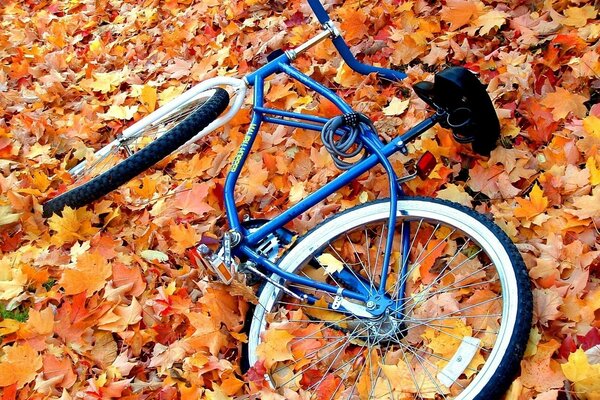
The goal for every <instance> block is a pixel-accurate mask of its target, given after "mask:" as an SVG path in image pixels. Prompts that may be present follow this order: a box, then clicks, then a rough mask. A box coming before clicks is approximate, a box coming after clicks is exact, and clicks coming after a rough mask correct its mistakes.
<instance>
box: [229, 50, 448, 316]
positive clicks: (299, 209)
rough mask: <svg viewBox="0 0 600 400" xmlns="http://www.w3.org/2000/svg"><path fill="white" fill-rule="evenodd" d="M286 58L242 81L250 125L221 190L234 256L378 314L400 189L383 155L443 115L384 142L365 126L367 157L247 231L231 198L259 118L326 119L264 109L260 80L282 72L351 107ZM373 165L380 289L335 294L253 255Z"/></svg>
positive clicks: (304, 122)
mask: <svg viewBox="0 0 600 400" xmlns="http://www.w3.org/2000/svg"><path fill="white" fill-rule="evenodd" d="M291 61H292V59H291V57H290V55H289V53H287V52H286V53H284V54H282V55H280V56H279V57H277V58H276V59H274V60H272V61H271V62H269V63H268V64H266V65H265V66H263V67H262V68H260V69H258V70H257V71H255V72H253V73H251V74H249V75H248V76H246V77H245V78H244V80H245V81H246V83H247V84H248V85H249V86H252V87H254V97H253V110H252V118H251V122H250V126H249V129H248V131H247V133H246V135H245V137H244V139H243V141H242V144H241V146H240V149H239V150H238V153H237V154H236V156H235V158H234V159H233V162H232V166H231V170H230V171H229V173H228V175H227V178H226V181H225V190H224V197H225V209H226V214H227V218H228V222H229V226H230V228H231V230H232V231H235V232H238V233H240V236H241V241H240V242H239V243H238V244H237V245H236V246H235V247H233V248H232V254H233V255H235V256H238V257H242V258H247V259H248V260H250V261H252V262H253V263H255V264H257V265H259V266H261V267H262V268H264V269H265V270H266V271H268V272H269V273H274V274H276V275H278V276H279V277H281V278H283V279H285V280H288V281H290V282H293V283H297V284H301V285H307V286H309V287H313V288H315V289H319V290H323V291H325V292H328V293H331V294H335V295H337V296H341V295H342V294H343V295H344V296H345V297H347V298H352V299H356V300H360V301H364V302H365V303H369V302H370V303H369V304H375V307H373V308H372V309H371V310H370V311H371V313H372V314H373V315H377V314H378V313H380V312H383V310H385V309H386V308H387V306H389V304H390V300H389V299H386V297H385V296H382V295H383V294H384V291H385V284H386V277H387V274H388V268H389V267H388V266H389V260H390V255H391V253H392V244H393V236H394V231H395V224H396V211H397V210H396V203H397V199H398V197H399V196H401V195H402V194H403V192H402V188H401V186H400V184H399V183H398V182H397V181H398V177H397V175H396V173H395V171H394V169H393V167H392V165H391V163H390V162H389V160H388V157H390V156H391V155H392V154H394V153H395V152H397V151H402V152H406V151H407V150H406V143H408V142H410V141H411V140H413V139H414V138H416V137H417V136H419V135H420V134H422V133H423V132H425V131H426V130H428V129H429V128H430V127H432V126H433V125H435V124H436V123H437V122H438V121H439V120H440V119H441V118H442V116H441V115H440V114H435V115H433V116H431V117H429V118H427V119H426V120H424V121H423V122H421V123H420V124H418V125H416V126H415V127H413V128H412V129H410V130H409V131H407V132H405V133H404V134H402V135H400V136H399V137H397V138H395V139H394V140H392V141H391V142H390V143H388V144H384V143H383V142H382V141H381V140H380V139H379V137H378V136H377V134H376V133H375V132H372V131H370V130H369V131H367V132H366V135H365V136H364V137H362V138H361V139H362V141H363V142H364V145H365V147H366V149H367V150H368V153H370V155H369V156H368V157H366V158H365V159H363V160H361V161H359V162H357V163H356V164H355V165H353V166H352V167H351V168H350V169H348V170H346V171H345V172H343V173H342V174H340V175H339V176H337V177H336V178H334V179H333V180H332V181H330V182H329V183H327V184H326V185H325V186H323V187H322V188H320V189H319V190H317V191H316V192H314V193H312V194H310V195H309V196H308V197H306V198H304V199H302V200H301V201H299V202H298V203H297V204H295V205H294V206H292V207H291V208H289V209H288V210H286V211H283V212H282V213H281V214H280V215H278V216H277V217H275V218H274V219H273V220H271V221H269V222H267V223H265V224H264V225H262V226H261V227H259V228H257V229H256V230H254V231H253V232H248V230H247V229H245V228H244V227H243V225H242V224H241V222H240V220H239V218H238V212H237V208H236V205H235V199H234V189H235V185H236V183H237V180H238V178H239V175H240V171H241V170H242V167H243V165H244V163H245V162H246V160H247V158H248V155H249V154H250V150H251V148H252V145H253V143H254V141H255V139H256V137H257V135H258V132H259V128H260V126H261V124H262V123H264V122H268V123H275V124H280V125H286V126H291V127H296V128H302V129H309V130H314V131H321V129H322V127H323V125H324V124H325V123H326V122H327V121H328V119H327V118H323V117H319V116H314V115H307V114H302V113H296V112H290V111H284V110H278V109H273V108H266V107H265V105H264V82H265V79H266V78H268V77H269V76H271V75H273V74H277V73H284V74H286V75H287V76H289V77H290V78H292V79H294V80H296V81H298V82H300V83H301V84H303V85H304V86H306V87H307V88H309V89H312V90H314V91H315V92H316V93H319V94H320V95H322V96H323V97H325V98H326V99H328V100H329V101H331V102H332V103H333V104H334V105H335V106H336V107H337V108H338V109H339V110H340V112H341V113H352V112H353V110H352V108H351V107H350V106H349V105H348V104H347V103H345V102H344V101H343V100H342V99H341V98H340V97H338V96H337V95H336V94H335V93H334V92H333V91H331V90H330V89H328V88H327V87H325V86H323V85H321V84H320V83H318V82H316V81H314V80H312V79H311V78H310V77H308V76H306V75H304V74H302V73H301V72H300V71H298V70H297V69H295V68H294V67H292V66H291V65H290V63H291ZM377 164H381V165H382V166H383V168H384V169H385V171H386V173H387V175H388V178H389V187H390V201H391V214H390V219H389V221H388V230H387V239H388V240H387V241H386V248H385V253H384V261H383V270H382V280H381V282H380V286H379V288H378V289H377V292H374V293H368V292H366V291H365V290H361V289H362V287H361V285H360V284H359V282H358V281H357V285H356V286H357V287H356V288H355V289H354V290H349V289H344V290H343V292H342V293H340V291H339V288H337V287H334V286H332V285H329V284H327V283H323V282H317V281H314V280H311V279H308V278H304V277H301V276H298V275H295V274H292V273H288V272H286V271H283V270H281V269H280V268H278V266H277V264H275V263H274V262H272V261H270V260H269V259H267V258H266V257H264V256H262V255H260V254H258V253H257V252H256V251H255V250H254V248H255V246H256V245H257V244H258V243H259V242H260V241H261V240H263V239H265V238H266V237H267V236H269V235H271V234H273V233H274V232H275V231H277V230H278V229H280V228H282V227H283V226H284V225H285V224H287V223H288V222H290V221H292V220H293V219H294V218H296V217H297V216H299V215H300V214H302V213H303V212H305V211H307V210H308V209H310V208H311V207H313V206H314V205H316V204H317V203H319V202H320V201H322V200H324V199H325V198H326V197H328V196H329V195H331V194H332V193H334V192H335V191H337V190H339V189H340V188H342V187H344V186H346V185H347V184H349V183H350V181H352V180H353V179H355V178H357V177H359V176H360V175H362V174H363V173H365V172H366V171H368V170H369V169H371V168H373V167H374V166H375V165H377ZM404 229H406V231H405V232H404V234H403V235H402V237H403V238H404V239H403V243H402V247H403V249H404V251H403V254H404V256H403V257H407V256H408V254H407V249H408V248H409V240H408V238H409V235H408V229H409V227H408V226H405V228H404ZM407 264H408V263H407V262H406V259H403V260H402V266H403V268H402V273H403V274H406V269H407ZM402 281H405V279H403V280H402ZM403 289H404V288H403V287H401V288H400V290H403ZM309 300H311V301H314V299H310V298H309Z"/></svg>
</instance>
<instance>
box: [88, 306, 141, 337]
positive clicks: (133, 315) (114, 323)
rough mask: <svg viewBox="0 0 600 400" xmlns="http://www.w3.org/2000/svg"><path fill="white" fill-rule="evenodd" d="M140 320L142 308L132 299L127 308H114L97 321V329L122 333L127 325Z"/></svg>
mask: <svg viewBox="0 0 600 400" xmlns="http://www.w3.org/2000/svg"><path fill="white" fill-rule="evenodd" d="M141 319H142V306H141V305H140V303H139V302H138V301H137V300H136V298H135V297H134V298H133V299H132V300H131V304H130V305H129V306H122V305H119V306H116V307H115V308H114V309H113V310H110V311H109V312H108V313H106V314H104V315H103V316H102V317H101V318H100V319H99V320H98V329H101V330H105V331H111V332H123V331H124V330H125V329H126V328H127V327H128V326H129V325H133V324H135V323H137V322H139V321H140V320H141Z"/></svg>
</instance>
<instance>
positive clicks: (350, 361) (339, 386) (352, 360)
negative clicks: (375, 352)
mask: <svg viewBox="0 0 600 400" xmlns="http://www.w3.org/2000/svg"><path fill="white" fill-rule="evenodd" d="M365 344H366V343H365ZM364 348H365V345H364V344H363V345H362V347H361V350H360V351H359V352H357V353H356V355H355V356H354V357H352V358H351V359H350V360H348V361H346V362H345V363H344V364H342V365H341V367H340V368H343V367H345V366H346V365H348V364H350V363H354V361H356V360H357V359H358V357H359V356H360V355H361V352H362V350H363V349H364ZM363 368H364V365H363ZM351 370H352V369H351V368H349V369H347V370H346V372H345V373H344V377H343V378H341V379H340V383H338V385H337V387H336V388H335V391H334V392H333V393H332V394H331V397H329V398H330V399H334V398H335V394H336V393H337V392H338V390H340V388H341V387H342V385H343V383H344V381H345V380H346V378H347V377H348V374H349V373H350V371H351ZM359 376H360V373H359ZM356 380H357V381H358V377H357V379H356ZM355 386H356V385H355Z"/></svg>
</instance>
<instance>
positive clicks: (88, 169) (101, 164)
mask: <svg viewBox="0 0 600 400" xmlns="http://www.w3.org/2000/svg"><path fill="white" fill-rule="evenodd" d="M213 93H214V91H207V92H202V93H199V94H198V96H196V97H195V98H194V99H192V100H190V101H189V102H186V103H184V104H182V105H181V106H180V107H177V108H175V109H173V110H172V111H171V112H170V113H168V114H166V115H164V116H163V117H162V118H161V119H159V120H157V121H155V122H153V123H150V124H147V125H145V126H143V127H142V128H140V129H138V130H136V131H134V132H127V134H125V132H123V134H121V135H119V136H118V137H117V139H116V140H115V141H114V142H112V143H111V145H110V147H109V148H103V149H102V150H100V151H97V152H96V153H94V155H93V156H92V157H90V158H89V159H87V160H85V161H82V162H81V163H80V164H78V165H77V166H76V167H74V168H73V169H72V170H71V171H70V172H71V176H72V177H73V184H72V185H71V187H70V188H74V187H77V186H81V185H82V184H84V183H86V182H88V181H90V180H91V179H93V178H94V177H96V176H98V175H100V174H102V173H104V172H106V171H108V170H109V169H110V168H112V167H114V166H115V165H117V164H119V163H120V162H121V161H123V160H124V159H126V158H128V157H130V156H131V155H132V154H133V153H136V152H138V151H140V150H142V149H143V148H144V147H146V146H147V145H149V144H150V143H152V142H153V141H154V140H156V139H158V138H159V137H160V136H162V135H164V134H165V133H167V132H168V131H169V130H171V129H172V128H174V127H175V126H177V125H178V124H180V123H181V122H182V121H183V120H185V119H186V118H187V117H188V116H190V115H191V114H192V113H193V112H194V111H195V110H197V109H198V108H199V107H201V106H202V105H203V104H204V103H205V102H206V101H207V100H208V99H210V97H211V96H212V95H213Z"/></svg>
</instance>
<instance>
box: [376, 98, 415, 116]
mask: <svg viewBox="0 0 600 400" xmlns="http://www.w3.org/2000/svg"><path fill="white" fill-rule="evenodd" d="M409 102H410V99H406V100H400V99H399V98H397V97H394V98H393V99H392V101H390V104H388V105H387V106H386V107H384V108H383V109H382V110H381V111H383V114H384V115H401V114H402V113H403V112H404V111H406V109H407V108H408V103H409Z"/></svg>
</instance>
